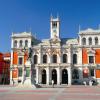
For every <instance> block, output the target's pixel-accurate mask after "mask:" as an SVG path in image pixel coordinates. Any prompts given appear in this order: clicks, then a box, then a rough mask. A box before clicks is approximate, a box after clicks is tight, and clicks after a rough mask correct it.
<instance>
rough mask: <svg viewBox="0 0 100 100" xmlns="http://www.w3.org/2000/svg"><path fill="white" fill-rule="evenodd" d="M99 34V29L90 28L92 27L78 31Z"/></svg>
mask: <svg viewBox="0 0 100 100" xmlns="http://www.w3.org/2000/svg"><path fill="white" fill-rule="evenodd" d="M94 33H95V34H96V33H97V34H98V33H99V34H100V29H92V28H88V29H86V30H81V31H80V32H79V34H94Z"/></svg>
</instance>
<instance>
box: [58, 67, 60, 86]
mask: <svg viewBox="0 0 100 100" xmlns="http://www.w3.org/2000/svg"><path fill="white" fill-rule="evenodd" d="M57 85H60V68H59V67H58V68H57Z"/></svg>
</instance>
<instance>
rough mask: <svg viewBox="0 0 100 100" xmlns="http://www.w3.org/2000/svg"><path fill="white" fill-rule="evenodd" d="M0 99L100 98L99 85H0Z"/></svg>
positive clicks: (54, 99)
mask: <svg viewBox="0 0 100 100" xmlns="http://www.w3.org/2000/svg"><path fill="white" fill-rule="evenodd" d="M0 100H100V86H91V87H90V86H77V85H76V86H70V87H64V88H37V89H32V88H16V87H13V86H12V87H11V86H6V87H4V86H0Z"/></svg>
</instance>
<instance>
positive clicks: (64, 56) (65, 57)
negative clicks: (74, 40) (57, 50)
mask: <svg viewBox="0 0 100 100" xmlns="http://www.w3.org/2000/svg"><path fill="white" fill-rule="evenodd" d="M63 63H67V54H63Z"/></svg>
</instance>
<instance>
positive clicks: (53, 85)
mask: <svg viewBox="0 0 100 100" xmlns="http://www.w3.org/2000/svg"><path fill="white" fill-rule="evenodd" d="M52 87H53V88H54V80H52Z"/></svg>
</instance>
